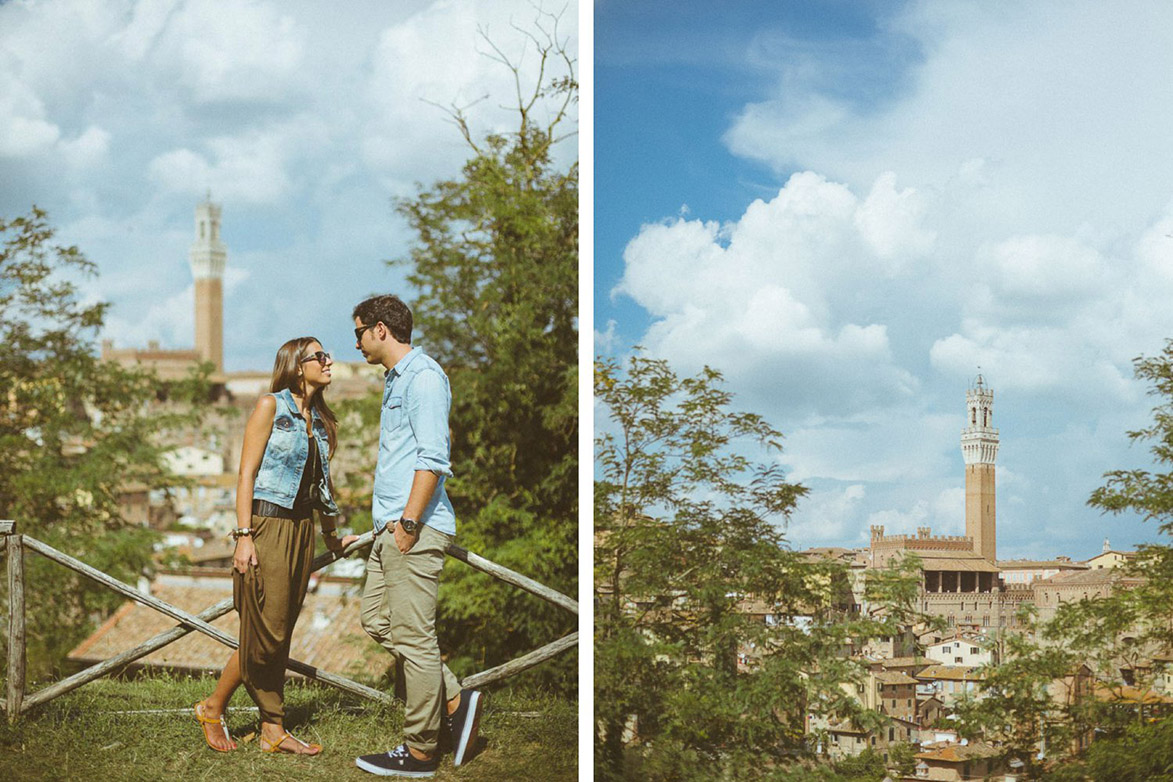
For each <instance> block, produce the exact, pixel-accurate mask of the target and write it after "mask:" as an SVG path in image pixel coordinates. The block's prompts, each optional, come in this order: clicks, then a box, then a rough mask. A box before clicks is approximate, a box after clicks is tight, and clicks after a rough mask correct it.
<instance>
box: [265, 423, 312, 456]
mask: <svg viewBox="0 0 1173 782" xmlns="http://www.w3.org/2000/svg"><path fill="white" fill-rule="evenodd" d="M298 423H299V422H298V421H295V420H294V419H293V416H291V415H283V414H282V415H277V416H276V417H274V418H273V431H272V432H271V433H270V434H269V446H270V447H271V448H274V449H276V450H278V451H292V450H294V449H295V448H296V443H297V438H298ZM302 426H304V423H303V424H302ZM302 431H304V430H302ZM302 436H303V437H304V436H305V435H304V434H303V435H302Z"/></svg>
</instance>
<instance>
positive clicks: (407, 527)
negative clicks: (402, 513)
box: [399, 519, 419, 534]
mask: <svg viewBox="0 0 1173 782" xmlns="http://www.w3.org/2000/svg"><path fill="white" fill-rule="evenodd" d="M399 523H400V524H402V525H403V531H404V532H406V533H408V534H411V533H413V532H415V531H416V528H417V527H419V524H418V523H417V522H416V521H415V519H400V520H399Z"/></svg>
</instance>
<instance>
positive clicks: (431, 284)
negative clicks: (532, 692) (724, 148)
mask: <svg viewBox="0 0 1173 782" xmlns="http://www.w3.org/2000/svg"><path fill="white" fill-rule="evenodd" d="M557 22H558V19H557V17H556V16H553V15H550V14H541V15H540V16H539V19H538V20H537V22H536V23H535V30H536V32H531V33H527V35H528V37H529V43H530V44H531V45H532V46H533V47H534V49H535V50H536V55H537V57H538V58H539V63H540V67H539V70H538V77H537V80H536V81H535V83H534V84H532V85H530V86H528V87H527V86H526V85H523V84H522V78H521V74H520V69H519V66H518V65H517V64H515V63H514V62H513V61H511V60H510V59H509V58H508V57H507V56H506V55H505V54H504V53H503V52H502V51H501V50H500V49H499V48H497V47H496V46H495V45H494V44H493V43H492V42H491V41H489V40H488V38H487V37H486V38H485V41H486V42H487V43H488V45H489V46H490V48H491V49H492V52H493V54H492V56H493V57H494V58H495V59H496V60H497V61H498V62H500V63H501V64H502V65H503V67H507V68H509V69H510V70H511V71H512V72H513V74H514V78H515V84H516V87H517V92H516V95H515V100H516V111H517V114H516V117H517V122H518V124H517V129H516V130H514V131H512V132H509V133H493V134H490V135H488V136H486V137H485V138H483V139H478V138H477V137H476V136H475V135H474V132H473V130H472V129H471V127H470V125H469V122H468V121H467V119H466V117H465V115H464V113H463V112H462V111H461V110H460V109H457V108H454V109H452V110H451V115H452V118H453V120H454V121H455V123H456V125H457V127H458V128H459V130H460V132H461V133H462V134H463V136H464V139H465V141H467V142H468V144H469V146H470V148H471V150H472V153H473V154H472V157H471V158H470V159H469V160H468V162H467V163H465V165H464V167H463V170H462V172H461V176H460V177H458V178H456V179H452V180H448V181H441V182H436V183H434V184H432V185H431V186H429V187H427V188H425V189H423V190H422V191H421V192H420V193H419V194H418V195H416V196H415V197H413V198H410V199H404V200H401V201H399V202H398V205H397V208H398V211H399V213H400V214H401V215H403V217H405V218H406V220H407V222H408V223H409V225H410V226H411V228H412V230H413V231H414V232H415V234H416V242H415V246H414V247H413V248H412V249H411V252H410V257H409V258H407V259H404V260H401V261H397V262H395V263H400V264H404V265H408V266H409V267H410V268H411V273H410V274H409V275H408V280H409V281H410V282H411V283H412V284H413V285H414V286H415V287H416V288H417V289H418V290H419V291H420V293H419V295H418V296H417V297H416V298H415V299H414V301H413V302H412V309H413V312H414V316H415V322H416V324H417V325H418V327H419V330H420V332H421V340H420V341H421V342H422V343H423V344H425V345H426V346H427V349H428V351H429V352H430V353H431V354H432V355H434V356H435V357H436V358H437V359H438V360H439V361H440V362H441V364H442V365H443V366H444V367H445V370H446V371H447V373H448V376H449V378H450V381H451V385H452V397H453V408H452V413H451V417H450V422H451V428H452V469H453V477H452V479H451V480H450V481H449V482H448V483H447V487H448V491H449V494H450V496H451V497H452V501H453V504H454V505H455V506H456V509H457V513H458V515H459V517H460V522H459V525H460V540H461V544H462V545H464V546H466V547H468V548H469V549H471V550H473V551H476V552H478V553H480V554H483V555H484V556H486V557H488V558H490V559H492V560H495V561H497V562H500V563H501V564H503V565H506V566H507V567H511V568H514V569H516V570H518V571H520V572H523V573H525V574H526V575H528V576H530V577H532V578H535V579H537V580H538V581H540V582H542V583H545V584H547V585H549V586H551V587H553V588H555V589H557V590H559V591H562V592H564V593H566V594H570V595H574V594H576V592H577V580H578V579H577V575H578V540H577V538H578V524H577V507H578V505H577V498H578V459H577V443H578V373H577V356H578V351H577V348H578V330H577V315H578V164H577V162H574V163H571V164H570V165H569V166H567V167H564V168H563V167H559V166H558V165H557V164H556V163H555V159H554V157H553V156H552V151H553V148H554V146H555V145H556V144H558V142H560V141H562V140H564V139H566V138H567V137H569V136H572V135H574V130H573V129H572V128H571V129H567V128H565V127H564V126H566V125H567V124H569V123H570V122H571V113H570V110H571V108H572V106H573V104H574V103H575V101H576V100H577V95H578V84H577V82H576V81H575V77H574V67H575V62H574V60H573V58H572V57H571V56H570V54H569V53H568V51H567V48H566V43H565V41H563V40H560V39H559V33H558V27H557ZM539 115H543V116H544V117H545V118H544V119H542V120H539ZM441 584H442V586H441V590H442V592H441V599H440V613H441V617H440V620H439V625H440V626H441V627H442V628H443V632H444V638H443V640H444V641H445V642H446V644H448V645H451V646H452V647H453V648H454V649H455V650H456V654H457V659H455V660H454V661H453V663H454V667H455V668H457V669H459V668H461V667H464V668H468V667H483V666H485V665H487V664H495V663H500V662H503V661H504V660H505V659H507V658H509V657H512V656H515V655H516V654H517V653H518V652H521V651H528V650H529V649H532V648H534V647H536V646H539V645H541V644H545V643H548V642H549V641H552V640H554V639H555V638H556V637H558V636H559V635H562V634H564V633H566V632H568V631H569V630H570V629H571V628H572V627H573V625H574V620H573V618H572V617H570V616H569V615H568V614H566V612H565V611H564V610H562V609H560V608H557V607H554V606H550V605H549V604H547V603H545V602H544V601H541V600H539V599H537V598H535V597H533V596H531V595H528V594H524V593H522V592H520V591H519V590H517V589H516V588H513V587H509V586H506V585H504V584H501V583H500V582H496V581H493V580H492V579H490V578H488V577H487V576H484V575H482V574H480V573H476V572H475V571H471V570H469V569H468V568H466V567H464V566H460V565H457V566H455V567H452V568H450V569H448V570H446V571H445V574H444V578H443V580H442V582H441ZM534 675H536V676H538V677H539V678H541V679H542V680H543V681H545V682H547V683H557V684H558V685H559V686H561V687H562V688H564V689H566V690H573V689H574V688H575V686H576V681H577V675H576V661H575V659H574V658H573V656H563V657H562V658H559V659H558V660H556V661H554V662H551V663H549V664H547V665H544V666H542V667H541V668H539V669H537V671H536V672H535V674H534Z"/></svg>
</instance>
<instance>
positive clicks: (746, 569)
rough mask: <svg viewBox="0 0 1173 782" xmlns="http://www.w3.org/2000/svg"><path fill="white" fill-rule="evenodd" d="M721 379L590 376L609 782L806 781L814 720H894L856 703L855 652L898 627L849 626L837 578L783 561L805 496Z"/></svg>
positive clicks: (601, 706)
mask: <svg viewBox="0 0 1173 782" xmlns="http://www.w3.org/2000/svg"><path fill="white" fill-rule="evenodd" d="M721 382H722V378H721V375H720V373H718V372H716V371H714V370H712V369H705V370H704V371H703V372H701V373H700V374H698V375H697V376H695V377H691V378H683V379H681V378H678V377H677V376H676V374H675V373H674V372H673V371H672V370H671V369H670V368H669V366H668V365H667V363H666V362H664V361H660V360H655V359H650V358H645V357H643V356H641V355H639V354H638V353H637V354H636V355H633V356H632V357H631V358H630V359H629V360H628V361H627V362H626V365H625V366H623V367H621V366H620V365H619V364H618V363H617V362H615V361H612V360H604V361H599V362H598V363H596V367H595V382H594V388H595V399H596V402H597V403H598V404H599V405H600V406H601V409H602V410H603V411H605V414H606V415H605V418H603V417H602V416H601V417H600V424H599V430H600V431H601V432H602V434H600V435H599V436H598V437H597V438H596V442H595V445H596V451H595V459H596V480H595V535H596V544H595V717H596V725H597V728H596V733H595V757H596V768H595V775H596V778H599V779H615V778H621V777H624V776H629V777H633V778H640V779H712V778H729V779H748V778H761V777H762V776H763V775H764V774H765V773H766V772H769V773H773V774H775V775H777V776H778V778H783V777H784V776H787V775H792V774H793V775H795V776H793V778H807V777H806V776H805V775H806V774H807V771H804V770H802V768H801V767H800V766H795V765H794V763H795V760H796V759H798V758H810V757H811V749H812V748H811V746H810V743H809V737H808V735H807V731H806V725H807V718H808V715H816V716H820V717H826V718H834V719H837V720H855V721H856V722H858V723H860V724H863V725H867V726H871V727H878V726H879V725H881V724H883V723H884V721H885V719H886V718H884V717H883V716H882V715H880V714H878V713H874V712H867V711H865V710H864V709H863V708H862V707H861V705H860V703H859V701H858V700H857V699H856V698H854V697H852V695H851V694H850V692H849V691H848V687H850V686H852V685H858V684H859V683H860V682H861V680H862V673H863V672H862V668H861V666H860V664H859V663H858V662H857V661H855V660H853V659H851V658H850V657H849V656H848V655H847V654H846V653H845V650H848V649H850V648H853V647H854V648H858V647H859V645H860V644H861V643H862V642H863V640H864V639H866V638H869V637H874V636H878V635H883V634H885V633H886V631H889V630H890V627H889V625H888V624H887V623H886V622H881V621H875V620H871V619H867V618H859V617H858V616H855V615H853V614H852V613H851V611H850V608H851V605H850V600H849V599H848V598H847V597H846V596H847V595H849V594H850V590H849V589H846V588H845V587H846V584H847V573H846V571H845V568H844V566H842V565H841V564H838V563H835V562H832V561H829V560H825V559H816V558H811V557H807V556H804V555H802V554H799V553H796V552H794V551H791V550H789V549H787V548H786V546H785V538H784V535H783V533H782V528H781V524H782V523H783V522H784V521H785V519H786V517H787V515H788V514H789V513H790V511H791V510H792V509H793V508H794V506H795V504H796V502H797V501H798V500H799V498H801V497H802V496H804V495H805V494H806V491H807V490H806V489H805V488H804V487H802V486H799V485H797V484H793V483H789V482H787V481H786V480H785V477H784V475H783V474H782V472H781V470H780V469H779V467H778V465H777V463H776V461H775V460H773V459H770V458H769V457H770V456H772V455H773V454H776V452H777V451H778V450H779V448H780V441H781V434H780V433H779V432H778V431H776V430H774V429H773V428H772V427H770V426H769V424H768V423H767V422H766V421H765V420H764V419H763V418H762V417H761V416H758V415H755V414H751V413H738V412H734V411H732V410H731V409H730V404H731V401H732V395H731V394H730V393H729V392H728V391H726V390H724V389H723V388H721ZM900 586H901V587H903V586H904V584H903V583H901V584H900ZM629 745H631V746H632V749H631V750H630V751H628V749H627V747H628V746H629ZM808 770H809V769H808ZM818 778H829V777H827V775H825V774H821V773H820V775H818Z"/></svg>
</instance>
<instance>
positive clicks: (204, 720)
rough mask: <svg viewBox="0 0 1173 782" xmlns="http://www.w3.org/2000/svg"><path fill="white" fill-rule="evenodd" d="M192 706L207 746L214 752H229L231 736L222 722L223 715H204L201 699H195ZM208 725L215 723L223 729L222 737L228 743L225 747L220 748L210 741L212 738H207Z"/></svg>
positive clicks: (230, 749)
mask: <svg viewBox="0 0 1173 782" xmlns="http://www.w3.org/2000/svg"><path fill="white" fill-rule="evenodd" d="M193 708H194V709H195V718H196V719H197V720H199V723H200V730H201V731H202V732H203V734H204V741H206V742H207V743H208V746H209V747H210V748H211V749H214V750H215V751H216V752H231V751H232V749H233V747H232V736H231V735H230V734H229V733H228V726H226V725H225V724H224V715H223V714H221V715H220V716H219V717H216V718H214V719H213V718H212V717H205V716H204V702H203V701H197V702H196V705H195V706H194V707H193ZM208 725H215V726H216V727H217V728H219V729H220V730H222V731H224V739H225V741H227V742H228V744H229V746H228V747H227V748H220V747H217V746H216V745H215V744H213V743H212V740H211V739H210V738H208V728H207V726H208Z"/></svg>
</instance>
